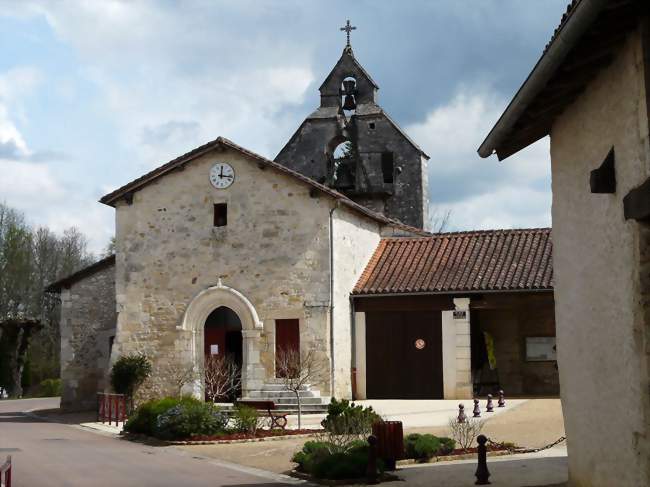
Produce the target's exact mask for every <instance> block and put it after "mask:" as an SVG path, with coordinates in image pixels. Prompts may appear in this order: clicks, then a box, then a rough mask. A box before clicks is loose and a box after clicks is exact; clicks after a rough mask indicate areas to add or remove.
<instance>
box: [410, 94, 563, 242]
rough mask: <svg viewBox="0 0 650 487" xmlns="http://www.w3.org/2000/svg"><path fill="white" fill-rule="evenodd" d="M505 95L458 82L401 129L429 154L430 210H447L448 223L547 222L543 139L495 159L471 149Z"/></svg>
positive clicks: (519, 224) (547, 158) (482, 226)
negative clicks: (443, 99)
mask: <svg viewBox="0 0 650 487" xmlns="http://www.w3.org/2000/svg"><path fill="white" fill-rule="evenodd" d="M504 106H505V100H503V99H500V98H499V97H498V96H496V95H495V94H494V93H492V92H490V91H489V90H487V89H485V88H481V87H479V88H470V87H464V88H461V90H459V92H458V94H457V95H456V96H455V97H454V98H453V99H452V100H450V102H449V103H447V104H446V105H444V106H441V107H438V108H436V109H434V110H432V111H431V112H430V113H429V115H428V116H427V117H426V119H425V120H424V121H423V122H421V123H418V124H414V125H411V126H410V127H407V132H408V133H409V134H410V135H412V136H413V138H414V139H415V140H417V141H418V142H419V143H420V144H421V146H422V148H423V149H424V150H425V151H426V152H427V153H428V154H429V155H430V156H431V160H430V161H429V193H430V198H431V207H432V211H436V210H437V211H438V213H439V214H440V213H441V212H443V213H444V212H445V211H447V210H451V212H452V216H451V219H450V227H452V228H454V229H487V228H513V227H534V226H549V225H550V224H551V188H550V155H549V145H548V139H545V140H542V141H540V142H538V143H536V144H534V145H532V146H530V147H528V148H527V149H524V150H523V151H521V152H520V153H518V154H516V155H515V156H512V157H510V158H508V159H507V160H505V161H504V162H501V163H500V162H498V161H497V160H496V158H494V157H492V158H489V159H481V158H480V157H479V156H478V155H477V153H476V149H477V147H478V146H479V145H480V143H481V141H482V140H483V137H485V135H486V134H487V133H488V132H489V130H490V128H491V127H492V125H493V124H494V122H495V121H496V120H497V118H498V117H499V115H500V114H501V112H502V110H503V107H504Z"/></svg>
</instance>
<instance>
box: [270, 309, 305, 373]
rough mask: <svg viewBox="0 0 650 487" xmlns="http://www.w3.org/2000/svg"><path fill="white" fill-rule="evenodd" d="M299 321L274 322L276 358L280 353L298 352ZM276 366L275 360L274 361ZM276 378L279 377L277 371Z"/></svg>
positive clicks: (277, 371)
mask: <svg viewBox="0 0 650 487" xmlns="http://www.w3.org/2000/svg"><path fill="white" fill-rule="evenodd" d="M298 323H299V321H298V320H296V319H292V320H275V356H276V358H277V357H278V355H279V354H280V353H282V352H289V351H296V352H300V328H299V326H298ZM276 364H277V360H276ZM275 376H276V377H281V373H280V371H279V370H277V367H276V371H275Z"/></svg>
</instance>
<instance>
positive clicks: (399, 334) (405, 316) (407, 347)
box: [366, 311, 443, 399]
mask: <svg viewBox="0 0 650 487" xmlns="http://www.w3.org/2000/svg"><path fill="white" fill-rule="evenodd" d="M441 318H442V317H441V312H440V311H369V312H367V313H366V394H367V396H368V399H442V398H443V386H442V328H441V324H442V319H441Z"/></svg>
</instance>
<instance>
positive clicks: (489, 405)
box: [485, 394, 494, 413]
mask: <svg viewBox="0 0 650 487" xmlns="http://www.w3.org/2000/svg"><path fill="white" fill-rule="evenodd" d="M485 410H486V411H487V412H488V413H493V412H494V404H492V394H488V395H487V404H486V405H485Z"/></svg>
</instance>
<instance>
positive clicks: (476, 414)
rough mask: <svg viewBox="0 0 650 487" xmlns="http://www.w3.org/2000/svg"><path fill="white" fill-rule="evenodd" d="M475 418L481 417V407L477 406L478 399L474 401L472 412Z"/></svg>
mask: <svg viewBox="0 0 650 487" xmlns="http://www.w3.org/2000/svg"><path fill="white" fill-rule="evenodd" d="M472 413H473V414H474V417H475V418H480V417H481V406H479V405H478V399H474V410H473V411H472Z"/></svg>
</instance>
